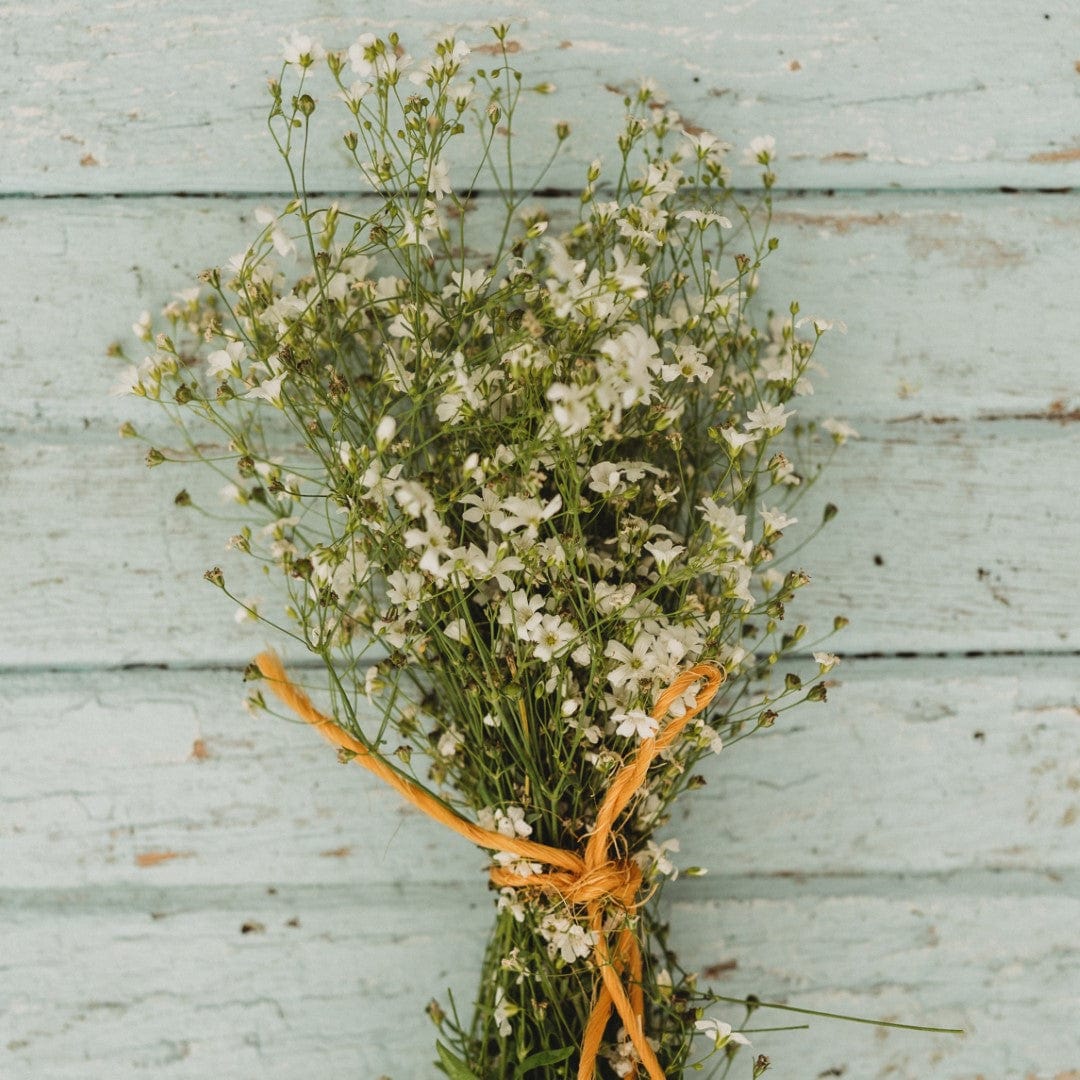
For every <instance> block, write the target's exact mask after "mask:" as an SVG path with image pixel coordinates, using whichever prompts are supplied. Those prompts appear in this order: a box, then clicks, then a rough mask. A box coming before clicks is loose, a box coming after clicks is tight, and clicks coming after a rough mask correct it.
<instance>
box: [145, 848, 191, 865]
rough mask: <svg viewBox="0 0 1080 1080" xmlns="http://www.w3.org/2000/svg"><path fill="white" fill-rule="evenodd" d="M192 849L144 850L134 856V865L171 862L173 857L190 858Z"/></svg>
mask: <svg viewBox="0 0 1080 1080" xmlns="http://www.w3.org/2000/svg"><path fill="white" fill-rule="evenodd" d="M194 854H195V852H193V851H144V852H142V853H140V854H139V855H136V856H135V865H136V866H143V867H146V866H160V865H161V864H162V863H166V862H172V860H173V859H190V858H191V857H192V856H193V855H194Z"/></svg>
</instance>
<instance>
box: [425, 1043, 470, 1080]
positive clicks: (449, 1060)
mask: <svg viewBox="0 0 1080 1080" xmlns="http://www.w3.org/2000/svg"><path fill="white" fill-rule="evenodd" d="M435 1049H436V1050H437V1051H438V1052H439V1068H441V1069H442V1071H443V1072H444V1073H446V1075H447V1076H449V1077H450V1080H480V1077H479V1076H477V1075H476V1073H474V1072H473V1071H472V1070H471V1069H470V1068H469V1066H468V1065H466V1064H465V1062H464V1061H462V1060H461V1058H459V1057H455V1056H454V1055H453V1054H452V1053H450V1051H449V1050H448V1049H447V1048H446V1047H445V1046H443V1044H442V1043H441V1042H437V1043H436V1044H435Z"/></svg>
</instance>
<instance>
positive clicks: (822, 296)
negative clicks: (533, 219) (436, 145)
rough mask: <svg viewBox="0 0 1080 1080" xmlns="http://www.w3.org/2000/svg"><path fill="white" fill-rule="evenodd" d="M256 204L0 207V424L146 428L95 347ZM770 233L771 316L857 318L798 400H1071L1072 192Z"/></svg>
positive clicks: (888, 413)
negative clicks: (776, 242)
mask: <svg viewBox="0 0 1080 1080" xmlns="http://www.w3.org/2000/svg"><path fill="white" fill-rule="evenodd" d="M1078 78H1080V76H1078ZM263 202H270V200H263ZM258 205H260V201H259V200H255V199H238V200H232V199H224V200H184V199H173V200H170V199H164V198H161V199H149V200H138V201H132V200H75V199H73V200H57V201H52V200H9V201H7V202H6V203H4V204H2V205H0V237H3V239H4V242H5V245H6V247H5V251H6V252H7V258H5V259H4V260H3V263H2V264H0V296H3V297H4V298H5V299H4V303H3V304H2V305H0V364H2V365H3V371H4V377H5V381H4V394H3V395H0V431H6V432H13V433H14V432H26V433H32V434H44V435H47V436H51V435H53V434H55V433H57V432H59V431H69V432H70V431H74V432H80V433H81V432H82V431H83V429H84V427H86V426H87V425H89V427H91V428H94V429H101V428H102V427H105V428H108V427H110V426H115V425H118V424H119V423H120V422H121V421H122V420H132V421H134V422H135V423H136V424H137V425H138V426H139V427H140V428H144V429H147V428H149V429H153V424H154V410H153V409H151V408H148V407H146V406H144V405H142V404H141V403H139V402H136V401H134V400H132V399H130V398H113V397H109V396H108V393H107V391H108V389H109V387H110V386H112V385H113V383H114V382H115V381H116V377H117V373H118V372H119V371H120V369H121V368H122V366H123V365H122V364H121V363H120V362H118V361H113V360H109V359H107V358H106V357H105V356H104V355H103V354H104V350H105V348H106V347H107V346H108V344H109V343H110V342H112V341H116V340H119V341H121V342H122V343H123V344H124V347H125V348H126V349H128V350H129V351H130V353H131V355H132V356H133V357H134V359H135V360H140V359H141V358H142V357H143V355H145V353H146V351H147V346H146V345H145V344H143V343H140V342H138V341H136V340H135V339H134V338H133V336H132V334H131V331H130V329H129V328H130V326H131V323H132V322H133V320H134V319H135V318H137V317H138V315H139V313H140V312H141V311H143V310H147V309H149V310H154V311H157V310H160V307H161V306H162V305H163V304H164V303H165V302H167V301H168V300H170V299H171V298H172V297H173V296H174V295H175V294H176V293H177V292H178V291H180V290H181V289H184V288H188V287H190V286H191V285H192V283H193V282H194V281H195V277H196V275H197V273H198V272H199V271H200V270H202V269H203V268H204V267H205V266H207V265H209V264H212V263H222V262H224V261H226V260H227V259H228V258H229V257H230V256H231V255H232V254H234V253H235V252H237V251H240V250H242V249H243V248H244V247H245V246H246V245H247V244H248V243H249V242H250V241H251V239H252V237H253V236H254V235H256V232H257V229H256V227H255V225H254V222H253V220H252V217H251V214H252V211H253V209H254V208H255V207H256V206H258ZM553 206H554V208H555V211H556V212H558V210H559V208H560V207H563V208H565V207H566V203H565V202H561V201H558V200H555V201H554V203H553ZM575 207H576V204H575ZM485 214H486V215H487V216H488V218H489V219H493V217H494V214H493V211H492V210H491V209H490V208H485V207H481V209H480V210H479V211H478V218H477V223H478V226H479V229H478V233H477V235H478V237H480V238H482V237H483V235H484V231H485V227H486V226H485V223H484V221H483V218H484V216H485ZM563 216H564V218H565V213H564V215H563ZM567 220H568V219H567ZM775 231H776V234H777V235H778V236H779V238H780V242H781V246H780V250H779V251H778V252H777V253H776V254H775V255H774V256H773V257H772V258H771V260H770V261H769V262H767V263H766V267H765V269H764V270H763V272H762V282H763V286H764V292H763V296H762V297H761V304H760V307H761V309H766V308H767V307H769V306H772V307H774V308H776V309H777V310H785V309H786V308H787V306H788V304H789V303H790V301H791V299H792V298H795V299H798V300H799V301H800V303H801V305H802V310H803V312H805V313H810V314H814V315H818V316H828V317H836V318H839V319H843V320H845V321H846V322H847V324H848V326H849V332H848V334H847V335H846V336H844V335H840V334H839V333H835V334H832V335H830V336H827V337H826V338H825V340H824V342H823V345H822V351H821V354H820V359H821V362H822V363H823V364H824V366H825V369H826V372H827V375H828V377H827V378H822V379H820V380H819V381H818V382H817V391H818V392H817V395H816V396H815V397H813V398H809V399H805V400H803V401H801V402H799V407H800V409H802V410H803V411H804V412H805V411H807V410H810V411H812V412H813V413H815V414H817V415H819V416H825V415H843V416H846V417H847V418H849V419H850V420H851V422H852V423H854V424H855V426H856V427H859V426H860V425H861V424H862V422H863V421H864V420H866V419H870V420H886V419H887V420H897V419H899V418H903V417H910V416H912V415H917V414H920V413H922V414H926V415H928V416H939V417H941V416H943V417H958V418H961V419H969V418H972V417H979V416H1016V415H1020V416H1024V415H1028V414H1047V413H1048V412H1049V411H1050V410H1051V406H1052V404H1053V403H1055V402H1057V403H1058V405H1057V406H1056V407H1057V408H1060V409H1063V410H1064V411H1071V410H1075V409H1076V407H1077V405H1078V404H1080V382H1078V379H1077V361H1076V355H1075V349H1074V346H1073V337H1074V333H1073V331H1074V322H1075V298H1076V284H1075V283H1076V273H1075V266H1076V254H1075V253H1076V250H1077V246H1078V241H1080V208H1078V206H1077V202H1076V200H1075V199H1073V198H1071V197H1062V196H1054V197H1050V196H1031V195H1027V196H1004V195H996V194H995V195H979V196H972V195H970V194H955V193H949V194H942V195H916V194H905V193H900V194H893V193H888V194H881V195H875V196H867V195H856V194H843V195H838V196H836V197H832V198H830V197H827V196H823V195H813V196H807V197H801V198H800V197H794V196H788V197H782V198H780V199H778V201H777V211H776V227H775ZM1026 298H1031V300H1032V301H1034V299H1035V298H1037V311H1036V309H1035V308H1032V310H1031V311H1030V313H1029V312H1028V311H1027V309H1026V307H1025V305H1026V304H1028V303H1029V301H1028V300H1027V299H1026ZM958 312H962V313H963V317H962V318H961V317H959V316H958ZM905 430H906V429H905Z"/></svg>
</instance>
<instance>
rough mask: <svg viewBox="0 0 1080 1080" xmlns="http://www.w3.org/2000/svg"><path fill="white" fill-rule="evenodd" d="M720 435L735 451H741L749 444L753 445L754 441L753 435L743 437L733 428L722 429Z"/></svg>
mask: <svg viewBox="0 0 1080 1080" xmlns="http://www.w3.org/2000/svg"><path fill="white" fill-rule="evenodd" d="M720 435H721V437H722V438H723V440H724V442H726V443H727V444H728V446H730V447H731V449H732V450H734V451H738V450H741V449H742V448H743V447H744V446H746V444H747V443H752V442H753V441H754V436H753V435H742V434H740V433H739V432H738V431H736V430H735V429H734V428H733V427H724V428H721V429H720Z"/></svg>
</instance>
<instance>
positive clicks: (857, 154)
mask: <svg viewBox="0 0 1080 1080" xmlns="http://www.w3.org/2000/svg"><path fill="white" fill-rule="evenodd" d="M866 156H867V155H866V152H865V151H863V150H837V151H836V153H835V154H826V155H825V156H824V157H823V158H822V159H821V160H822V161H865V160H866Z"/></svg>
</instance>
